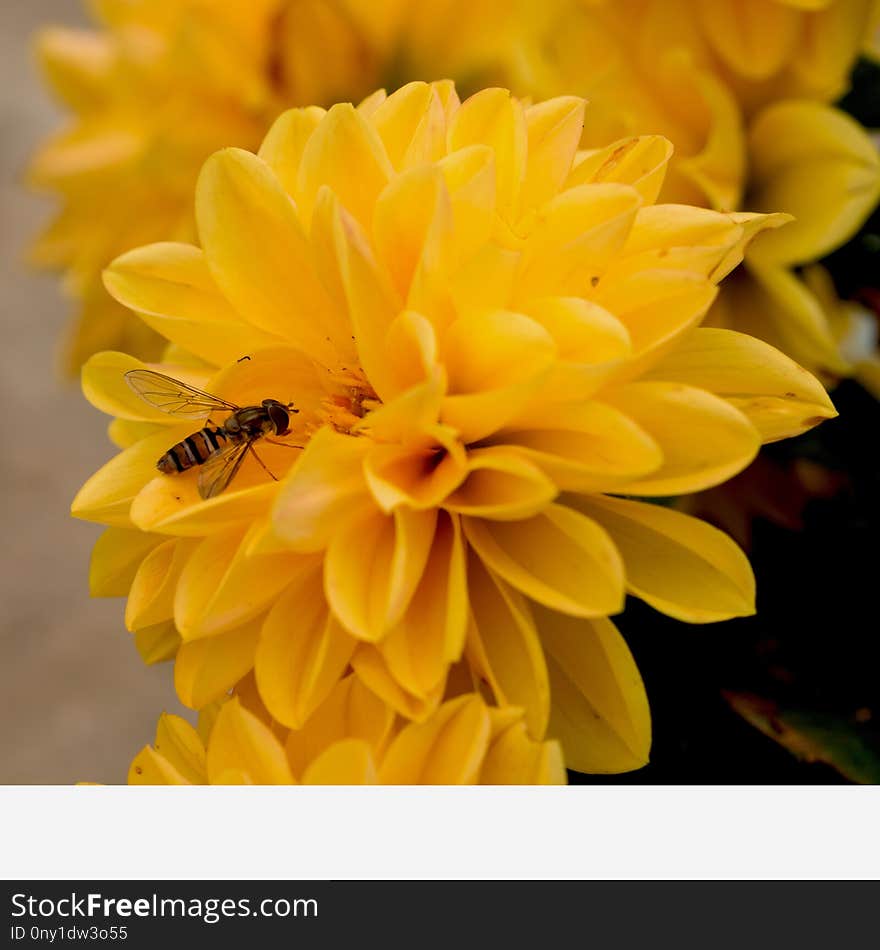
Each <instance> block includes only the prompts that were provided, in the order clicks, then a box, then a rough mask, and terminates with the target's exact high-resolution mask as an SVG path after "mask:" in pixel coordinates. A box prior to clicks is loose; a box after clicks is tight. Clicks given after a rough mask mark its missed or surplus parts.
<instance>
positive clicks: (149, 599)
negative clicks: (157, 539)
mask: <svg viewBox="0 0 880 950" xmlns="http://www.w3.org/2000/svg"><path fill="white" fill-rule="evenodd" d="M195 548H196V545H195V543H194V542H192V541H184V540H173V541H165V542H163V543H162V544H160V545H159V546H158V547H155V548H153V549H152V551H150V553H149V554H147V556H146V557H145V558H144V559H143V560H142V561H141V564H140V567H138V570H137V574H135V577H134V580H133V581H132V585H131V590H130V591H129V594H128V601H127V602H126V605H125V626H126V627H127V628H128V629H129V630H137V629H138V628H140V627H150V626H153V625H154V624H157V623H161V622H162V621H164V620H170V619H171V618H172V617H173V616H174V595H175V592H176V590H177V584H178V581H179V580H180V575H181V573H182V572H183V569H184V567H185V566H186V563H187V561H188V560H189V558H190V557H191V556H192V553H193V551H194V550H195Z"/></svg>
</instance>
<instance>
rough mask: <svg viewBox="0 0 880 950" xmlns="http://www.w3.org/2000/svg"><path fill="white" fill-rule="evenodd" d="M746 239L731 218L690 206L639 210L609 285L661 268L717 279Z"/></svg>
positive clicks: (613, 268)
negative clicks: (726, 260)
mask: <svg viewBox="0 0 880 950" xmlns="http://www.w3.org/2000/svg"><path fill="white" fill-rule="evenodd" d="M742 236H743V228H742V225H740V224H739V222H738V221H737V220H736V219H735V218H734V217H733V216H732V215H726V214H720V213H719V212H717V211H710V210H709V209H708V208H692V207H690V206H689V205H671V204H663V205H651V206H650V207H647V208H640V209H639V213H638V214H637V215H636V220H635V224H634V225H633V228H632V230H631V231H630V233H629V238H628V240H627V242H626V244H625V245H624V248H623V253H622V254H621V257H620V260H619V261H617V262H615V264H614V265H612V267H611V269H610V271H609V274H608V275H607V278H606V279H608V280H609V281H611V280H614V279H616V278H619V277H620V276H622V275H624V274H633V273H637V272H639V271H644V270H652V269H655V268H660V269H664V270H678V271H691V272H693V273H695V274H701V275H703V276H704V277H712V278H713V279H717V278H715V271H716V270H717V269H718V268H719V265H721V264H722V262H724V261H725V258H726V257H727V256H728V254H729V253H730V251H731V250H732V249H733V248H734V247H735V246H736V245H737V243H738V242H739V241H740V239H741V238H742Z"/></svg>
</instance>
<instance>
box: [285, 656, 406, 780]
mask: <svg viewBox="0 0 880 950" xmlns="http://www.w3.org/2000/svg"><path fill="white" fill-rule="evenodd" d="M393 724H394V712H393V711H392V710H391V709H390V708H389V707H388V706H386V705H385V703H383V702H382V700H381V699H379V697H378V696H377V695H376V694H375V693H373V692H372V691H371V690H369V689H368V688H367V687H366V686H365V685H364V684H363V683H362V682H361V680H360V679H359V678H358V677H357V676H353V675H352V676H347V677H345V679H343V680H341V681H340V682H338V683H337V684H336V685H335V686H334V687H333V690H332V691H331V693H330V695H329V696H328V697H327V699H325V700H324V702H323V703H322V704H321V705H320V706H319V707H318V708H317V709H316V710H315V712H314V713H313V714H312V715H311V716H310V717H309V720H308V722H307V723H306V724H305V726H304V727H303V728H302V729H298V730H294V731H292V732H291V733H290V735H289V736H288V737H287V757H288V760H289V762H290V765H291V768H292V769H293V770H294V772H295V773H296V774H297V775H301V774H302V773H303V772H304V771H305V769H306V767H307V765H308V763H309V762H312V761H314V760H315V759H316V758H317V757H318V756H319V755H320V754H321V753H322V752H323V751H324V750H325V749H326V748H327V747H328V746H330V745H332V744H333V743H335V742H339V741H340V740H342V739H346V738H352V739H363V740H364V741H365V742H366V743H367V744H368V745H369V747H370V748H371V749H372V751H373V754H374V756H375V757H376V758H378V757H379V756H381V754H382V753H383V752H384V750H385V746H386V744H387V742H388V739H389V737H390V735H391V729H392V726H393Z"/></svg>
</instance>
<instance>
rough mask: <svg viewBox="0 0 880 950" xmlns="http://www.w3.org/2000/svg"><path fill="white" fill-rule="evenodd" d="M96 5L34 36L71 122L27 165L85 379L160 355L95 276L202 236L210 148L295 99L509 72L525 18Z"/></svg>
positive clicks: (374, 5) (257, 2)
mask: <svg viewBox="0 0 880 950" xmlns="http://www.w3.org/2000/svg"><path fill="white" fill-rule="evenodd" d="M89 6H90V9H91V11H92V12H93V15H94V17H95V18H96V20H97V21H98V24H97V29H95V30H79V29H65V28H49V29H46V30H45V31H43V33H42V34H41V35H40V36H39V38H38V53H39V57H40V61H41V65H42V67H43V72H44V74H45V76H46V80H47V82H48V84H49V86H50V87H51V89H52V91H53V93H54V94H55V96H56V97H57V98H58V99H59V101H60V102H61V104H62V106H63V107H64V108H65V109H67V110H69V113H70V117H69V120H68V122H67V123H66V124H65V126H64V127H63V128H62V129H61V130H60V131H59V132H58V133H57V134H55V135H54V136H53V137H52V138H51V139H50V140H49V141H47V142H46V143H45V144H44V145H43V146H42V147H41V148H40V149H39V151H38V152H37V154H36V155H35V157H34V159H33V162H32V164H31V168H30V179H31V181H32V182H33V184H35V185H36V186H37V187H40V188H44V189H47V190H50V191H52V192H54V193H55V194H57V195H58V197H59V198H60V200H61V208H60V211H59V213H58V214H57V216H56V218H55V220H54V222H53V223H52V224H51V226H50V227H49V228H48V229H47V230H46V232H45V233H44V234H43V235H42V237H41V238H40V239H39V240H38V241H37V243H36V245H35V247H34V250H33V257H34V260H35V261H36V262H37V263H39V264H42V265H44V266H49V267H55V268H61V269H63V270H64V271H65V274H66V283H67V288H68V290H69V291H70V293H71V294H72V296H73V297H74V298H75V299H76V301H77V307H78V310H79V314H78V317H77V323H76V326H75V328H74V330H73V333H72V334H71V337H70V339H69V341H68V345H67V352H66V354H65V362H66V365H67V367H68V368H69V369H71V370H74V371H78V370H79V368H80V366H81V365H82V363H83V361H84V360H85V359H86V358H87V357H88V356H90V355H91V354H92V353H95V352H97V351H98V350H101V349H106V348H107V347H115V348H120V349H123V350H125V351H128V352H133V353H137V354H138V355H140V356H142V357H144V358H148V359H150V358H154V357H156V356H158V353H159V349H158V347H159V341H158V338H157V337H156V335H155V334H152V333H149V332H148V331H147V328H146V327H144V326H143V325H140V326H139V325H137V323H136V322H133V321H131V319H130V318H127V316H126V312H125V310H124V309H123V308H120V307H118V306H117V305H116V304H114V303H113V302H112V301H111V300H110V299H109V298H108V297H107V295H106V293H105V292H104V290H103V287H102V285H101V279H100V274H101V271H102V270H103V268H104V267H106V265H107V264H108V263H109V262H110V261H111V260H112V259H113V258H114V257H116V256H117V255H118V254H121V253H122V252H123V251H127V250H130V249H131V248H134V247H137V246H139V245H142V244H146V243H149V242H151V241H158V240H189V239H191V238H192V236H193V224H192V220H191V218H192V214H191V203H192V191H193V188H194V185H195V180H196V176H197V174H198V171H199V169H200V168H201V165H202V163H203V162H204V161H205V159H206V158H207V157H208V156H209V155H210V154H211V153H212V152H214V151H216V150H217V149H218V148H222V147H224V146H229V145H237V146H241V147H243V148H255V147H256V146H257V145H258V144H259V142H260V140H261V138H262V137H263V135H264V134H265V132H266V131H267V129H268V128H269V126H270V124H271V122H272V120H273V119H274V118H275V116H277V115H278V113H279V112H280V111H281V110H282V108H284V107H287V106H290V105H299V104H303V105H306V104H310V103H321V104H330V103H332V102H335V101H337V100H338V99H355V100H357V99H359V98H361V97H362V96H363V95H365V94H366V93H367V92H369V91H371V90H372V89H374V88H376V87H377V86H379V85H382V84H388V85H390V86H392V87H396V86H397V85H399V84H400V83H401V82H402V81H403V80H404V79H406V78H425V77H427V78H432V77H434V76H442V75H454V76H457V77H459V78H461V79H462V80H464V81H466V82H469V83H471V84H475V83H476V82H477V81H478V79H479V77H480V76H481V75H483V74H484V73H485V72H487V71H489V72H490V73H491V75H493V76H494V78H495V79H496V80H498V79H501V78H504V77H503V75H502V74H503V72H504V70H503V69H502V67H501V65H500V62H501V59H502V56H503V55H507V54H508V52H509V51H510V50H511V49H512V41H511V39H510V29H509V28H505V27H504V24H513V23H514V22H515V21H514V19H513V18H512V17H511V16H510V15H509V13H510V11H509V9H508V5H507V4H505V3H502V2H501V0H476V2H475V0H468V2H467V3H465V2H463V0H441V2H432V3H429V4H406V3H401V2H399V0H372V2H370V3H365V2H363V0H252V2H247V3H242V2H239V0H235V2H224V3H218V2H213V0H91V2H90V4H89ZM438 38H442V42H441V41H440V39H438ZM489 63H493V64H495V65H493V66H492V67H491V69H490V66H489ZM474 88H476V86H475V85H474Z"/></svg>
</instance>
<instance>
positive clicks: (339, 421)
mask: <svg viewBox="0 0 880 950" xmlns="http://www.w3.org/2000/svg"><path fill="white" fill-rule="evenodd" d="M381 404H382V403H381V401H380V400H379V397H378V396H377V395H376V393H375V391H374V390H373V387H372V386H371V385H370V384H369V382H368V381H367V378H366V376H365V375H364V372H363V370H361V369H360V368H359V367H357V368H346V367H342V368H341V369H340V370H339V371H338V372H336V373H334V378H333V386H332V391H331V392H330V393H329V394H328V395H327V396H326V397H325V398H324V400H323V401H322V403H321V408H320V410H319V413H318V415H319V425H331V426H333V428H334V429H336V431H337V432H342V433H343V434H345V435H353V434H355V435H356V434H357V433H354V432H352V430H353V429H354V427H355V426H356V425H357V424H358V423H359V422H360V421H361V419H363V418H364V416H366V415H367V413H368V412H371V411H372V410H373V409H378V408H379V406H380V405H381Z"/></svg>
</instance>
